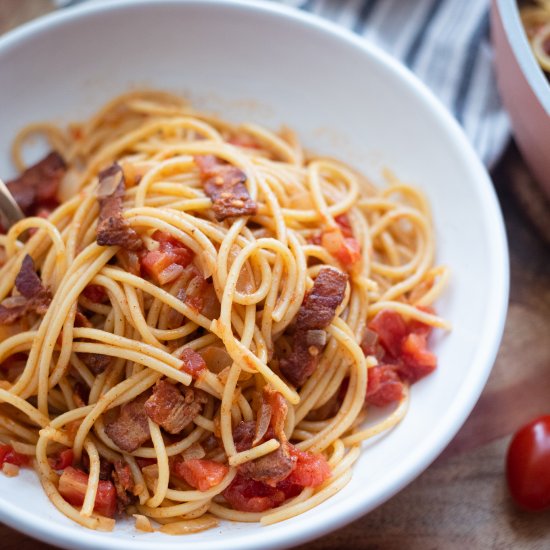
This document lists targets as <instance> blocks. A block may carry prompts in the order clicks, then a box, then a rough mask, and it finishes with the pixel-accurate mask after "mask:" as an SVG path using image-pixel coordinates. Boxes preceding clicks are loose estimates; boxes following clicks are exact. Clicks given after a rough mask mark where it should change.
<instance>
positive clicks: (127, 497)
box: [0, 91, 449, 534]
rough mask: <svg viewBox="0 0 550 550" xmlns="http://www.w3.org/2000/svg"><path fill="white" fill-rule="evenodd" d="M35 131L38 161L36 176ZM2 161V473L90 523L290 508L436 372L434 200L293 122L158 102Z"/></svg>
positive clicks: (250, 514)
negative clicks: (325, 147) (320, 150)
mask: <svg viewBox="0 0 550 550" xmlns="http://www.w3.org/2000/svg"><path fill="white" fill-rule="evenodd" d="M37 135H39V136H41V137H43V138H45V139H46V140H47V142H48V143H49V145H50V147H51V150H52V152H51V153H49V154H48V155H47V156H46V157H44V158H43V159H42V160H40V161H39V162H38V163H36V164H33V165H32V166H27V165H26V164H25V161H24V160H23V153H24V150H25V145H26V144H27V143H28V142H29V140H30V139H31V138H32V137H35V136H37ZM13 158H14V163H15V165H16V167H17V168H18V169H19V171H20V175H19V177H17V178H15V179H13V180H12V181H9V182H7V186H8V188H9V189H10V190H11V192H12V194H13V195H14V197H15V199H16V201H17V202H18V204H19V205H20V207H21V209H22V210H23V212H24V213H25V216H26V217H25V218H24V219H23V220H21V221H19V222H17V223H16V224H15V225H13V226H12V227H11V228H5V229H6V230H7V231H4V232H3V234H2V235H0V266H1V268H0V466H1V468H2V471H3V472H4V474H6V475H10V476H13V475H16V474H17V473H18V472H19V469H20V468H21V467H34V469H35V470H36V472H37V474H38V477H39V479H40V482H41V484H42V486H43V488H44V491H45V492H46V494H47V495H48V497H49V499H50V500H51V502H52V503H53V504H54V505H55V506H56V507H57V508H58V509H59V510H60V511H61V512H62V513H63V514H65V515H67V516H68V517H69V518H71V519H72V520H74V521H76V522H78V523H79V524H81V525H83V526H85V527H88V528H91V529H103V530H109V529H112V528H113V526H114V523H115V519H114V518H115V517H122V516H123V515H130V516H133V517H134V518H135V523H136V527H137V528H138V529H140V530H143V531H153V530H157V529H158V530H160V531H162V532H165V533H170V534H182V533H191V532H196V531H200V530H202V529H207V528H210V527H213V526H215V525H216V524H217V523H218V521H219V520H223V519H227V520H234V521H246V522H249V521H253V522H256V521H258V522H261V523H262V524H264V525H265V524H271V523H275V522H278V521H282V520H285V519H288V518H291V517H294V516H296V515H298V514H300V513H303V512H305V511H307V510H309V509H311V508H313V507H315V506H316V505H318V504H319V503H321V502H323V501H324V500H326V499H328V498H329V497H330V496H332V495H334V494H335V493H336V492H337V491H339V490H340V489H341V488H342V487H344V486H345V485H346V484H347V483H348V482H349V480H350V478H351V476H352V465H353V463H354V462H355V461H356V459H357V458H358V456H359V454H360V448H361V443H362V442H363V441H365V440H367V439H370V438H373V437H375V436H377V435H378V434H380V433H382V432H384V431H386V430H389V429H391V428H392V427H393V426H395V425H396V424H397V423H398V422H399V421H400V420H401V419H402V418H403V417H404V415H405V414H406V411H407V407H408V402H409V387H410V385H411V384H413V383H414V382H416V381H417V380H419V379H420V378H422V377H424V376H426V375H427V374H429V373H431V372H432V371H433V370H434V369H435V368H436V357H435V355H434V354H433V353H432V352H431V351H430V350H429V347H428V337H429V335H430V332H431V331H432V329H433V328H442V329H448V328H449V327H448V324H447V323H446V321H445V320H443V319H442V318H440V317H438V316H437V315H436V313H435V311H434V309H433V307H432V304H433V303H434V301H435V300H436V299H437V298H438V296H439V295H440V294H441V292H442V290H443V288H444V286H445V283H446V281H447V278H448V270H447V268H445V267H443V266H436V265H435V264H434V257H435V241H434V230H433V226H432V220H431V215H430V210H429V206H428V203H427V200H426V198H425V197H424V195H423V194H422V193H421V192H420V191H419V190H418V189H416V188H414V187H412V186H410V185H407V184H404V183H402V182H400V181H399V180H397V178H396V177H395V176H394V175H392V174H391V173H389V172H388V173H387V174H386V179H387V184H386V185H385V186H383V187H380V188H377V187H375V186H374V185H373V184H372V183H371V182H370V181H369V180H368V179H367V178H366V177H364V176H362V175H361V174H359V173H357V172H356V171H354V170H353V169H351V168H349V167H347V166H344V165H343V164H342V163H340V162H337V161H335V160H333V159H331V158H319V157H315V156H312V155H310V154H309V153H307V152H305V151H304V150H303V149H302V147H301V145H300V143H299V141H298V139H297V137H296V136H295V134H294V133H293V132H292V131H290V130H288V129H286V128H283V129H282V130H281V131H279V132H278V133H275V132H271V131H268V130H266V129H265V128H263V127H260V126H258V125H254V124H242V125H234V124H230V123H228V122H226V121H224V120H222V119H220V118H217V117H215V116H212V115H209V114H205V113H202V112H198V111H195V110H194V109H192V108H191V107H190V106H189V105H188V104H187V103H185V102H184V101H183V100H181V99H180V98H178V97H175V96H173V95H170V94H167V93H163V92H156V91H143V92H131V93H128V94H125V95H123V96H121V97H118V98H116V99H114V100H113V101H111V102H110V103H108V104H107V105H106V106H104V107H103V108H102V109H101V110H100V111H99V112H98V113H96V114H95V115H94V116H93V117H92V118H91V119H89V120H87V121H85V122H83V123H78V124H76V123H75V124H71V125H69V126H68V127H67V128H60V127H57V126H54V125H51V124H46V123H37V124H33V125H31V126H28V127H26V128H24V129H23V130H22V131H21V133H20V134H19V135H18V136H17V137H16V139H15V141H14V146H13ZM8 229H9V230H8ZM376 409H381V410H382V411H383V414H377V415H376V418H381V420H376V421H373V420H372V418H371V417H372V411H373V410H376Z"/></svg>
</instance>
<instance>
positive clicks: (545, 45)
mask: <svg viewBox="0 0 550 550" xmlns="http://www.w3.org/2000/svg"><path fill="white" fill-rule="evenodd" d="M520 15H521V21H522V23H523V27H524V28H525V33H526V34H527V39H528V40H529V43H530V44H531V48H532V50H533V53H534V54H535V57H536V59H537V61H538V63H539V65H540V66H541V68H542V70H543V71H545V72H546V73H547V74H549V73H550V0H533V1H532V2H528V3H525V4H523V5H521V6H520Z"/></svg>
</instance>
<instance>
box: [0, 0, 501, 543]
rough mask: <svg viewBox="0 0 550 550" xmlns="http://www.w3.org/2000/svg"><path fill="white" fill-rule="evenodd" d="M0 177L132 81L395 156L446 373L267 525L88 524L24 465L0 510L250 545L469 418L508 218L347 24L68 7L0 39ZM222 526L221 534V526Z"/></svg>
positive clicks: (70, 531) (38, 524)
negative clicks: (314, 491) (38, 134)
mask: <svg viewBox="0 0 550 550" xmlns="http://www.w3.org/2000/svg"><path fill="white" fill-rule="evenodd" d="M0 71H1V74H2V75H3V78H2V86H1V87H0V105H2V106H3V108H2V132H1V133H0V174H2V176H3V177H4V179H7V177H8V176H10V175H12V174H13V167H12V166H11V165H10V163H9V147H10V142H11V140H12V139H13V137H14V135H15V133H16V132H17V130H18V129H20V128H21V127H22V126H23V125H25V124H27V123H30V122H33V121H37V120H52V121H70V120H75V119H79V118H82V117H87V116H89V115H90V114H92V113H93V112H94V110H95V109H96V108H98V107H99V106H100V105H101V104H102V103H103V102H104V101H106V100H108V99H110V98H111V97H113V96H115V95H116V94H118V93H120V92H123V91H126V90H127V89H128V88H129V87H136V86H137V87H139V86H150V87H155V88H161V89H166V90H171V91H175V92H181V93H183V94H186V95H188V96H189V97H190V98H191V99H193V101H194V103H195V104H196V105H198V106H201V107H205V108H208V109H213V110H215V111H217V112H218V113H219V114H221V115H222V116H224V117H227V118H230V119H233V120H235V121H244V120H248V121H254V122H258V123H262V124H265V125H268V126H270V127H274V128H277V127H278V126H279V125H281V124H286V125H288V126H290V127H292V128H293V129H295V130H296V131H297V132H298V134H299V136H300V137H301V138H302V139H303V142H304V143H305V144H306V146H307V147H308V148H309V149H311V150H313V151H316V152H318V153H322V154H328V155H330V156H333V157H337V158H340V159H342V160H344V161H346V162H349V163H351V164H352V165H353V166H355V167H357V168H358V169H360V170H362V171H364V172H365V173H367V174H369V175H371V176H372V177H374V178H375V179H380V178H379V175H380V171H381V169H382V168H383V167H385V166H388V167H390V168H391V169H392V170H394V171H395V173H396V174H397V175H398V176H399V177H400V178H402V179H403V180H405V181H407V182H411V183H413V184H415V185H418V186H419V187H421V188H422V189H424V190H425V191H426V193H427V194H428V196H429V199H430V201H431V205H432V207H433V214H434V220H435V225H436V228H437V240H438V253H437V260H438V262H440V263H443V264H447V265H449V266H451V269H452V280H451V284H450V288H449V289H448V291H447V292H446V294H445V297H444V298H443V299H442V300H440V302H439V304H438V310H439V311H440V313H441V314H443V315H444V316H445V317H446V318H448V319H449V320H450V321H451V322H452V324H453V327H454V329H453V332H452V333H451V334H449V335H443V334H437V335H436V337H435V349H436V352H437V354H438V357H439V369H438V370H437V372H436V373H435V374H433V375H432V376H430V377H428V378H426V379H425V380H423V381H421V382H419V383H418V384H416V385H415V386H414V388H413V390H412V403H411V408H410V411H409V413H408V415H407V416H406V418H405V420H404V421H403V422H402V423H401V424H400V425H399V426H398V427H397V428H396V429H394V430H393V431H392V432H391V433H389V434H387V435H386V436H385V437H382V438H380V439H379V440H378V441H377V442H376V444H374V445H369V446H368V449H366V450H365V451H364V452H363V454H362V456H361V458H360V460H359V461H358V463H357V464H356V466H355V468H354V476H353V480H352V482H351V483H350V484H349V485H348V486H347V487H346V488H345V489H344V490H342V491H341V492H340V493H339V494H337V495H336V496H334V497H332V498H331V499H330V500H329V501H327V502H325V503H324V504H322V505H321V506H319V507H318V508H316V509H315V510H314V511H310V512H308V513H306V514H304V515H302V516H300V517H297V518H295V519H292V520H290V521H287V522H285V523H283V524H278V525H274V526H270V527H259V526H258V525H254V524H236V523H227V524H224V525H222V526H220V528H217V529H214V530H212V531H209V532H205V533H200V534H197V535H191V536H186V537H181V538H174V537H168V536H164V535H161V534H158V533H155V534H139V533H136V532H134V530H133V522H127V523H126V524H121V525H120V524H119V525H117V529H116V530H115V531H114V532H113V533H96V532H90V531H87V530H85V529H83V528H81V527H79V526H77V525H74V524H73V523H72V522H71V521H69V520H67V519H66V518H65V517H63V516H61V514H59V513H58V512H57V511H56V510H55V509H54V507H53V506H52V505H50V503H49V501H48V500H47V498H46V497H45V496H44V494H43V491H42V489H41V487H40V486H39V483H38V481H37V479H36V477H35V476H34V474H33V473H32V472H28V471H26V472H23V473H22V475H20V476H19V477H18V478H14V479H9V478H7V477H4V476H0V519H3V520H4V521H5V522H6V523H8V524H10V525H13V526H14V527H18V528H20V529H22V530H24V531H26V532H27V533H29V534H30V535H33V536H37V537H40V538H43V539H47V540H49V541H50V542H52V543H56V544H59V545H62V546H65V547H72V548H77V547H78V548H93V547H97V545H101V547H103V548H117V549H122V548H133V549H138V548H148V547H151V545H153V544H154V545H155V546H162V547H163V548H176V547H178V548H191V547H193V548H195V549H199V548H224V549H225V550H228V549H231V548H239V549H244V548H258V547H265V548H267V547H281V546H285V545H291V544H297V543H299V542H301V541H304V540H306V539H308V538H312V537H314V536H319V535H321V534H323V533H324V532H326V531H328V530H330V529H333V528H335V527H338V526H341V525H343V524H345V523H346V522H349V521H351V520H352V519H354V518H356V517H357V516H359V515H360V514H363V513H365V512H367V511H369V510H371V509H372V508H374V507H375V506H377V505H378V504H380V503H381V502H383V501H384V500H385V499H387V498H389V497H390V496H391V495H393V494H394V493H395V492H396V491H398V490H399V489H400V488H402V487H403V486H404V485H405V484H406V483H408V482H409V481H410V480H411V479H413V478H414V477H415V476H416V475H418V474H419V473H420V472H421V471H422V470H423V469H424V468H425V467H426V466H427V465H428V464H429V463H430V462H431V461H432V460H433V459H434V458H435V457H436V456H437V454H438V453H439V452H440V451H441V450H442V449H443V448H444V446H445V445H446V444H447V443H448V441H449V440H450V439H451V437H452V436H453V435H454V434H455V433H456V431H457V430H458V428H459V427H460V425H461V424H462V422H463V421H464V420H465V419H466V417H467V415H468V414H469V412H470V410H471V408H472V407H473V405H474V403H475V401H476V400H477V398H478V396H479V393H480V392H481V389H482V388H483V385H484V383H485V381H486V378H487V376H488V374H489V371H490V368H491V366H492V363H493V360H494V357H495V355H496V350H497V348H498V344H499V341H500V337H501V333H502V327H503V322H504V318H505V312H506V304H507V293H508V263H507V253H506V242H505V234H504V230H503V224H502V218H501V215H500V211H499V209H498V205H497V202H496V199H495V195H494V192H493V189H492V186H491V183H490V180H489V179H488V177H487V175H486V173H485V171H484V169H483V168H482V166H481V165H480V163H479V161H478V160H477V158H476V157H475V154H474V153H473V151H472V149H471V148H470V146H469V145H468V144H467V142H466V140H465V138H464V136H463V135H462V133H461V132H460V130H459V129H458V127H457V126H456V124H455V123H454V122H453V121H452V120H451V118H450V116H449V115H447V114H446V112H444V110H443V108H442V107H440V106H439V104H438V103H437V102H436V101H435V100H434V99H433V97H432V96H431V95H430V94H429V93H428V92H427V91H426V90H425V89H424V88H423V86H421V85H420V84H419V83H418V82H417V81H416V80H415V79H414V78H413V77H412V76H411V75H410V74H409V73H408V72H407V71H406V70H405V69H403V68H401V67H400V66H398V65H397V64H396V63H395V62H393V61H391V60H390V59H389V58H388V57H386V56H385V55H384V54H382V53H380V52H379V51H378V50H376V49H374V48H372V47H371V46H368V45H365V44H364V43H363V42H361V41H360V40H359V39H356V38H353V37H352V36H351V35H349V34H347V33H345V32H344V31H340V30H337V29H336V28H335V27H332V26H330V25H329V24H326V23H322V22H320V21H316V20H315V21H314V20H313V19H311V18H309V17H308V16H305V15H303V14H298V12H295V13H294V12H290V11H287V10H286V9H283V8H280V7H277V6H272V5H263V6H261V5H253V4H250V3H245V2H243V3H234V4H231V5H228V4H223V3H221V2H218V1H216V0H206V1H189V2H173V1H161V2H157V3H154V4H148V3H144V2H121V3H118V2H111V3H108V4H97V5H96V4H92V5H86V6H84V7H81V8H78V9H77V10H68V11H66V12H63V13H61V14H57V15H55V16H53V17H48V18H46V19H44V20H42V21H38V22H35V23H32V24H31V25H30V26H26V27H25V28H22V29H20V30H17V31H15V32H14V33H12V34H11V35H9V36H7V37H5V38H4V39H3V40H1V41H0ZM221 534H223V537H220V535H221Z"/></svg>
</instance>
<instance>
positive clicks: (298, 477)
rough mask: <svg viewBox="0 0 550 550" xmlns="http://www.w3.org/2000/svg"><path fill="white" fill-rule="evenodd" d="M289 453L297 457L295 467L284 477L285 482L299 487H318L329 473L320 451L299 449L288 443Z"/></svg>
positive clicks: (330, 473)
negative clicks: (313, 451)
mask: <svg viewBox="0 0 550 550" xmlns="http://www.w3.org/2000/svg"><path fill="white" fill-rule="evenodd" d="M289 451H290V453H291V454H293V455H294V456H296V458H297V459H298V460H297V462H296V468H295V469H294V470H293V471H292V472H291V474H290V475H289V476H288V477H287V478H286V479H285V481H286V482H287V484H294V485H299V486H300V487H318V486H319V485H321V483H323V482H324V481H326V480H327V479H328V478H329V477H330V476H331V475H332V472H331V469H330V466H329V465H328V462H327V461H326V459H325V457H324V456H323V455H322V454H320V453H310V452H309V451H300V450H299V449H296V448H295V447H292V445H290V449H289Z"/></svg>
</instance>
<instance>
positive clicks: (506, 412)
mask: <svg viewBox="0 0 550 550" xmlns="http://www.w3.org/2000/svg"><path fill="white" fill-rule="evenodd" d="M52 8H53V6H52V2H51V1H50V0H0V33H2V32H5V31H6V30H8V29H10V28H13V27H14V26H16V25H19V24H21V23H23V22H24V21H26V20H28V19H31V18H33V17H37V16H38V15H41V14H42V13H46V12H48V11H50V10H51V9H52ZM492 176H493V180H494V183H495V187H496V190H497V193H498V197H499V200H500V204H501V207H502V210H503V213H504V218H505V221H506V229H507V234H508V240H509V246H510V263H511V293H510V309H509V312H508V318H507V321H506V328H505V333H504V339H503V342H502V346H501V348H500V351H499V354H498V358H497V361H496V364H495V366H494V369H493V372H492V374H491V377H490V379H489V382H488V384H487V386H486V388H485V390H484V392H483V395H482V396H481V399H480V400H479V402H478V404H477V406H476V407H475V409H474V411H473V412H472V414H471V415H470V417H469V419H468V420H467V422H466V423H465V425H464V426H463V428H462V429H461V431H460V432H459V433H458V435H457V436H456V437H455V439H454V440H453V441H452V443H451V444H450V445H449V447H448V448H447V449H446V450H445V451H444V452H443V453H442V455H441V456H440V457H439V458H438V459H437V460H436V461H435V462H434V463H433V464H432V465H431V466H430V467H429V468H428V469H427V470H426V471H425V472H424V473H423V474H422V475H421V476H420V477H419V478H417V479H416V480H415V481H414V482H413V483H411V484H410V485H409V486H408V487H407V488H406V489H405V490H403V491H401V493H399V494H398V495H396V496H395V497H394V498H392V499H391V500H389V501H388V502H387V503H385V504H384V505H382V506H380V507H379V508H378V509H376V510H375V511H373V512H371V513H370V514H368V515H366V516H364V517H362V518H361V519H359V520H357V521H355V522H353V523H352V524H350V525H348V526H347V527H344V528H342V529H340V530H338V531H336V532H334V533H332V534H330V535H327V536H325V537H323V538H322V539H320V540H317V541H315V542H312V543H309V544H307V545H304V546H302V547H300V548H301V550H306V548H307V550H332V549H338V548H350V549H351V548H354V549H358V550H378V549H380V550H392V549H408V550H431V549H445V550H447V549H450V550H453V549H455V548H456V549H464V548H470V549H477V548H482V549H499V550H500V549H504V550H506V549H516V548H518V549H526V550H539V549H540V550H543V549H547V548H550V512H543V513H539V514H529V513H525V512H521V511H520V510H518V509H517V508H516V507H515V506H514V505H513V503H512V502H511V501H510V498H509V496H508V493H507V491H506V486H505V482H504V456H505V453H506V447H507V444H508V441H509V439H510V435H511V433H512V432H513V431H514V430H515V429H516V428H518V427H519V426H520V425H521V424H522V423H524V422H525V421H526V420H529V419H530V418H531V417H533V416H534V415H537V414H541V413H548V412H550V402H549V396H550V334H549V330H548V329H549V327H550V248H549V246H550V245H549V244H548V243H549V242H550V236H549V235H548V234H546V235H543V234H541V231H545V229H546V228H548V219H550V216H548V213H549V210H547V209H546V208H544V207H542V206H541V204H545V203H544V200H545V199H544V198H542V197H540V196H539V195H538V194H537V192H536V188H535V187H533V186H531V187H530V190H531V192H530V193H526V192H524V191H525V189H526V187H525V186H526V185H527V184H528V183H529V181H530V179H529V175H528V173H527V170H526V168H525V166H524V164H523V162H522V160H521V158H520V157H519V154H518V153H517V150H516V149H515V147H514V146H513V144H512V145H511V146H510V147H509V148H508V150H507V152H506V154H505V155H504V157H503V159H502V161H501V162H500V163H499V165H498V166H497V168H496V169H495V170H494V172H493V174H492ZM525 182H527V184H526V183H525ZM541 201H542V202H541ZM0 541H1V542H0V548H2V549H3V550H16V549H17V550H46V549H48V548H52V547H51V546H48V545H45V544H42V543H39V542H36V541H34V540H32V539H30V538H29V537H28V536H26V535H24V534H21V533H18V532H16V531H13V530H12V529H10V528H9V527H8V526H3V525H1V524H0Z"/></svg>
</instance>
